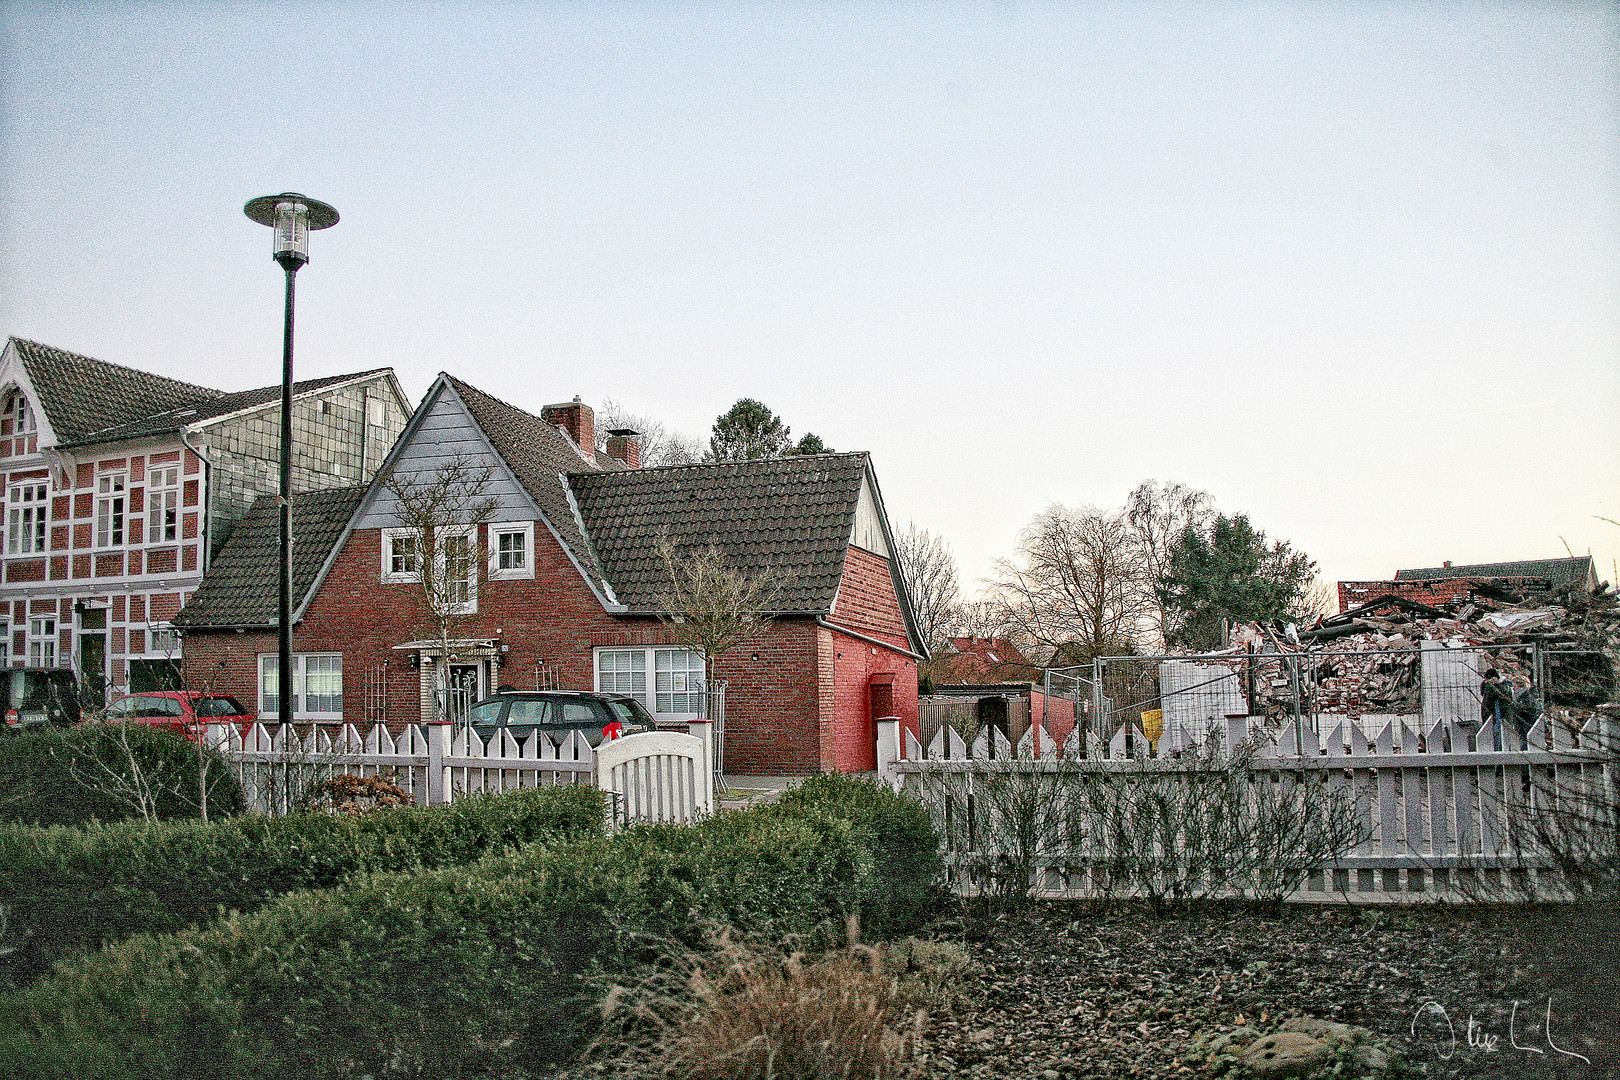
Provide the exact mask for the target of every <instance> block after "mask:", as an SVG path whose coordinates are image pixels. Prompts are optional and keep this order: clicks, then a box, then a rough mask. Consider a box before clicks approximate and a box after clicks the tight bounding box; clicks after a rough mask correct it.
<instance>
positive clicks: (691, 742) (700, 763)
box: [596, 731, 714, 824]
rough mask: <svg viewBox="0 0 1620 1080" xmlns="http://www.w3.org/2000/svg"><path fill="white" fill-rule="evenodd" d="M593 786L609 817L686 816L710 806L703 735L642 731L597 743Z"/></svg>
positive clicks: (710, 785) (710, 788)
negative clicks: (607, 804)
mask: <svg viewBox="0 0 1620 1080" xmlns="http://www.w3.org/2000/svg"><path fill="white" fill-rule="evenodd" d="M596 786H597V787H598V788H600V789H601V790H603V791H605V792H607V793H608V797H609V798H610V799H612V800H613V816H614V820H615V821H616V822H618V823H620V824H627V823H629V822H632V821H677V822H691V821H695V820H697V819H698V818H700V817H703V816H706V815H708V814H712V813H713V812H714V772H713V769H712V767H711V766H710V764H709V755H708V752H707V747H706V745H705V743H704V740H703V739H701V738H699V737H697V736H695V735H682V734H681V733H680V732H677V731H646V732H642V733H641V734H639V735H626V736H625V737H624V738H622V739H615V740H613V741H612V742H603V743H602V744H601V745H599V746H598V747H597V748H596Z"/></svg>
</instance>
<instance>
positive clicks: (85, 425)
mask: <svg viewBox="0 0 1620 1080" xmlns="http://www.w3.org/2000/svg"><path fill="white" fill-rule="evenodd" d="M11 340H12V344H13V345H14V346H15V347H16V350H17V357H18V359H20V360H21V361H22V364H23V367H24V368H25V369H26V370H27V372H28V378H29V380H30V381H31V382H32V383H33V386H34V393H35V396H36V397H37V398H38V400H37V401H35V402H34V405H35V407H36V408H38V409H40V410H42V411H43V412H44V413H45V419H46V422H47V423H48V424H49V425H50V428H51V431H52V433H53V434H55V436H56V439H57V443H58V444H59V445H67V444H71V443H79V442H84V441H85V440H87V439H88V438H89V437H90V436H91V435H92V434H93V433H94V432H97V431H100V430H102V429H104V428H110V427H116V426H119V425H123V424H130V423H134V422H135V421H138V420H144V419H145V418H147V417H150V416H153V415H155V414H157V413H166V412H170V411H173V410H178V409H188V408H198V409H200V408H201V407H203V406H204V405H206V404H208V403H210V402H213V401H217V400H218V399H219V398H221V397H224V396H226V395H225V392H224V391H223V390H211V389H209V388H208V387H206V386H193V385H192V384H190V383H183V382H180V381H178V380H176V379H166V378H164V377H163V376H161V375H153V374H151V373H150V372H145V371H136V370H135V369H134V368H127V367H122V366H120V365H118V364H109V363H107V362H106V361H104V360H92V359H91V358H90V357H88V356H79V355H78V354H77V353H70V352H64V351H63V350H61V349H53V348H52V347H51V346H49V345H41V344H40V343H39V342H37V341H24V340H23V339H21V338H12V339H11Z"/></svg>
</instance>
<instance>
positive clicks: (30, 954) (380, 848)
mask: <svg viewBox="0 0 1620 1080" xmlns="http://www.w3.org/2000/svg"><path fill="white" fill-rule="evenodd" d="M602 821H603V802H602V796H601V794H600V792H598V791H596V790H595V789H594V788H590V787H585V786H577V785H576V786H569V787H555V788H539V789H534V790H529V791H522V792H514V793H512V794H510V795H503V796H500V797H484V798H472V799H465V800H461V801H458V802H456V803H452V804H450V805H449V806H435V807H409V808H405V809H400V810H388V811H379V812H374V813H370V814H361V815H335V814H318V813H304V814H293V815H289V816H287V817H280V818H264V817H238V818H232V819H229V820H227V821H223V822H216V823H212V824H204V823H202V822H197V821H168V822H156V823H150V824H148V823H145V822H120V823H117V824H112V825H93V826H90V827H87V828H84V829H70V828H63V827H55V828H38V827H33V826H26V825H17V824H0V905H4V906H5V907H6V908H7V910H8V912H9V921H10V936H11V939H12V945H13V948H14V949H15V951H14V952H13V953H11V954H10V955H9V956H7V957H5V959H4V960H3V961H0V977H8V978H9V980H10V981H11V983H12V984H13V985H16V984H21V983H26V982H29V981H31V980H32V979H34V978H37V977H38V976H39V975H41V974H42V973H43V972H44V971H45V970H46V969H47V968H48V967H49V965H50V964H51V963H52V962H54V961H56V960H59V959H62V958H63V957H66V956H71V955H74V954H76V953H81V952H86V951H89V950H91V949H94V948H97V947H99V946H100V945H102V944H104V943H106V942H109V941H116V940H118V939H120V938H124V937H128V936H129V935H131V934H135V933H140V932H148V933H163V932H169V931H174V930H179V929H182V928H184V927H186V926H188V925H190V924H192V923H195V922H198V921H200V920H203V919H206V918H208V917H210V916H213V915H215V914H217V913H218V912H219V911H220V910H221V909H225V910H238V911H251V910H253V909H255V908H258V907H262V906H263V905H264V904H266V903H268V902H270V901H272V900H274V899H276V898H278V897H280V896H282V895H284V894H286V893H289V892H293V891H296V890H300V889H320V888H327V887H330V886H333V885H336V884H338V883H340V882H342V881H344V880H346V879H348V878H350V877H352V876H353V875H354V874H356V873H360V872H363V871H375V870H411V869H419V868H431V867H439V866H451V865H455V864H458V863H465V862H471V861H473V860H476V859H478V858H480V857H482V856H484V855H486V854H488V853H491V852H499V851H505V850H509V849H512V848H515V847H517V846H520V845H522V844H527V843H530V842H532V841H536V840H542V839H559V840H560V839H573V838H578V837H580V836H584V835H588V834H591V833H593V832H594V833H600V832H601V830H602Z"/></svg>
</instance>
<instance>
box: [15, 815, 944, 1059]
mask: <svg viewBox="0 0 1620 1080" xmlns="http://www.w3.org/2000/svg"><path fill="white" fill-rule="evenodd" d="M839 794H840V798H839V799H837V800H833V799H821V800H819V802H818V796H817V795H816V793H815V792H812V793H811V794H810V796H809V797H807V798H806V799H805V800H802V801H798V802H790V803H789V804H787V805H781V806H776V807H768V808H761V809H758V810H752V811H746V812H735V813H726V814H722V815H720V816H719V817H716V818H714V819H711V820H709V821H707V822H704V823H702V824H699V825H697V826H691V827H677V826H652V827H639V828H635V829H631V830H628V831H626V832H625V833H622V834H620V835H618V836H615V837H612V838H604V837H591V838H588V839H585V840H582V841H579V842H576V843H573V844H569V845H563V846H556V847H546V848H530V849H526V850H524V851H520V852H517V853H513V854H509V855H506V856H501V857H496V858H491V859H487V860H484V861H483V862H480V863H477V864H473V865H469V866H464V867H456V868H450V869H442V870H435V871H426V872H421V873H416V874H399V873H392V874H374V875H368V876H366V877H364V878H361V879H357V880H355V881H352V882H351V883H349V884H348V885H345V886H342V887H339V888H334V889H328V890H324V891H319V892H307V893H299V894H296V895H293V896H289V897H286V898H284V899H283V900H281V901H279V902H277V903H275V904H273V905H271V906H269V907H266V908H265V909H263V910H261V911H259V912H257V913H254V914H249V915H233V916H231V917H229V918H227V919H225V920H222V921H221V922H219V923H217V924H215V925H213V926H211V927H207V928H200V929H192V930H187V931H184V932H182V933H179V934H171V935H163V936H151V935H142V936H139V937H136V938H133V939H130V940H128V941H125V942H123V943H121V944H119V945H116V946H113V947H110V948H108V949H105V950H103V951H102V952H101V953H98V954H96V955H93V956H88V957H85V958H83V959H81V960H78V961H76V962H73V963H70V964H66V965H63V966H62V967H61V968H59V969H58V970H57V971H56V972H55V973H54V974H53V975H52V976H51V977H49V978H47V979H44V980H42V981H41V982H39V983H38V984H36V985H35V986H33V987H30V988H29V989H27V990H24V991H19V992H17V993H15V994H12V995H9V996H7V997H5V998H0V1075H6V1074H8V1070H12V1071H14V1070H19V1069H21V1070H24V1071H26V1072H27V1073H28V1074H29V1075H32V1076H37V1077H40V1078H41V1080H50V1078H57V1077H60V1078H63V1080H67V1078H69V1077H71V1078H73V1080H98V1078H105V1080H115V1078H116V1080H124V1078H134V1077H141V1078H176V1080H178V1078H186V1080H209V1078H213V1077H220V1078H224V1077H246V1078H256V1077H262V1078H265V1080H269V1078H271V1077H287V1078H300V1077H309V1078H314V1077H339V1076H342V1077H361V1076H371V1077H375V1078H378V1080H381V1078H383V1077H402V1076H435V1077H474V1076H485V1077H487V1076H494V1075H505V1076H514V1075H523V1074H524V1072H526V1071H535V1070H540V1069H543V1068H546V1067H548V1066H549V1065H550V1064H553V1063H556V1062H558V1061H561V1060H565V1059H566V1058H568V1057H570V1056H571V1055H572V1054H573V1053H575V1052H576V1051H577V1049H578V1048H579V1046H580V1045H581V1043H582V1041H583V1040H585V1039H586V1038H588V1037H589V1036H590V1035H591V1034H592V1033H593V1032H594V1031H595V1030H596V1025H597V1023H598V1016H599V1013H598V1012H597V1010H596V1008H595V999H596V994H595V993H594V992H593V990H592V987H593V986H595V985H597V984H596V982H595V981H594V980H593V978H592V977H593V976H596V977H600V976H602V975H603V974H604V973H606V974H608V975H611V974H613V973H615V972H624V971H627V970H628V969H629V968H630V967H631V966H633V965H634V964H635V963H637V962H638V961H645V960H647V959H649V958H650V957H651V956H652V955H654V950H653V948H652V944H651V943H652V940H653V939H654V938H670V939H674V940H675V941H677V942H681V943H685V944H696V943H698V942H700V941H701V940H702V939H703V937H704V934H705V933H706V931H707V930H708V929H709V928H710V927H712V926H713V925H715V924H718V923H729V924H732V925H736V926H741V927H745V928H747V929H748V930H749V931H750V932H753V933H758V934H767V935H771V936H781V935H786V934H793V933H805V932H809V931H811V930H812V929H814V928H815V927H817V926H819V925H821V924H823V923H824V922H826V921H827V920H830V919H832V920H836V919H839V918H841V917H842V916H843V915H845V914H846V913H849V912H850V911H852V910H853V911H859V910H862V909H863V908H864V906H865V905H866V904H868V903H869V902H870V900H871V899H872V898H873V897H875V896H877V895H878V894H879V891H880V888H881V887H882V886H881V883H882V882H883V881H885V880H889V881H890V882H893V881H894V878H893V877H889V878H887V879H886V878H885V877H884V873H885V871H882V870H880V866H882V865H883V864H885V863H886V862H887V860H886V858H885V857H882V856H881V855H880V853H879V852H878V851H876V850H874V848H873V846H872V844H873V840H874V838H875V836H876V835H877V834H876V831H875V829H874V828H873V823H874V822H878V821H882V820H885V818H886V816H887V815H888V813H889V810H888V809H886V804H879V803H876V802H869V801H868V799H870V800H877V799H882V798H884V797H885V796H886V795H887V793H881V792H878V791H877V789H875V788H869V789H867V791H865V792H861V791H853V790H851V791H841V792H839ZM889 797H892V796H889ZM829 803H835V804H837V805H828V804H829ZM906 884H907V887H908V889H909V888H911V887H912V886H913V885H915V891H917V892H919V893H920V892H922V891H923V889H924V888H925V887H926V886H927V885H928V884H930V883H928V882H919V883H906ZM925 914H926V912H925V911H924V910H922V909H921V908H919V909H917V910H915V911H913V912H912V913H911V917H910V919H909V920H908V919H906V918H904V917H903V915H902V913H901V912H900V911H898V910H894V909H890V910H887V911H885V912H884V915H883V918H885V919H887V920H889V922H890V924H891V925H892V926H893V927H894V929H895V930H896V931H898V930H900V929H903V928H904V926H905V924H906V923H907V922H908V921H909V922H915V921H916V920H918V919H921V918H922V917H924V915H925Z"/></svg>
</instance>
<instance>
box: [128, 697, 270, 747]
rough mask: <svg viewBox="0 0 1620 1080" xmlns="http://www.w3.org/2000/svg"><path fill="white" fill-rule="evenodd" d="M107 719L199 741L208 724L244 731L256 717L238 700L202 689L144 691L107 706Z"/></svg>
mask: <svg viewBox="0 0 1620 1080" xmlns="http://www.w3.org/2000/svg"><path fill="white" fill-rule="evenodd" d="M105 717H106V720H107V722H108V723H111V724H117V723H131V724H149V725H151V726H152V727H159V728H166V729H168V730H170V731H173V732H174V733H176V734H177V735H184V736H185V737H186V738H188V739H196V738H197V733H198V732H199V731H200V730H202V725H203V724H204V723H208V724H240V725H242V726H243V728H246V727H248V726H249V725H251V724H252V723H253V717H252V716H250V715H249V714H248V712H247V710H246V709H244V708H242V704H241V702H239V701H237V700H236V699H235V698H233V697H227V696H226V695H224V694H205V693H203V692H202V691H200V690H142V691H140V692H139V693H134V694H126V695H124V696H123V697H121V698H118V699H116V700H115V701H113V703H112V704H111V705H108V706H107V711H106V714H105Z"/></svg>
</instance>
